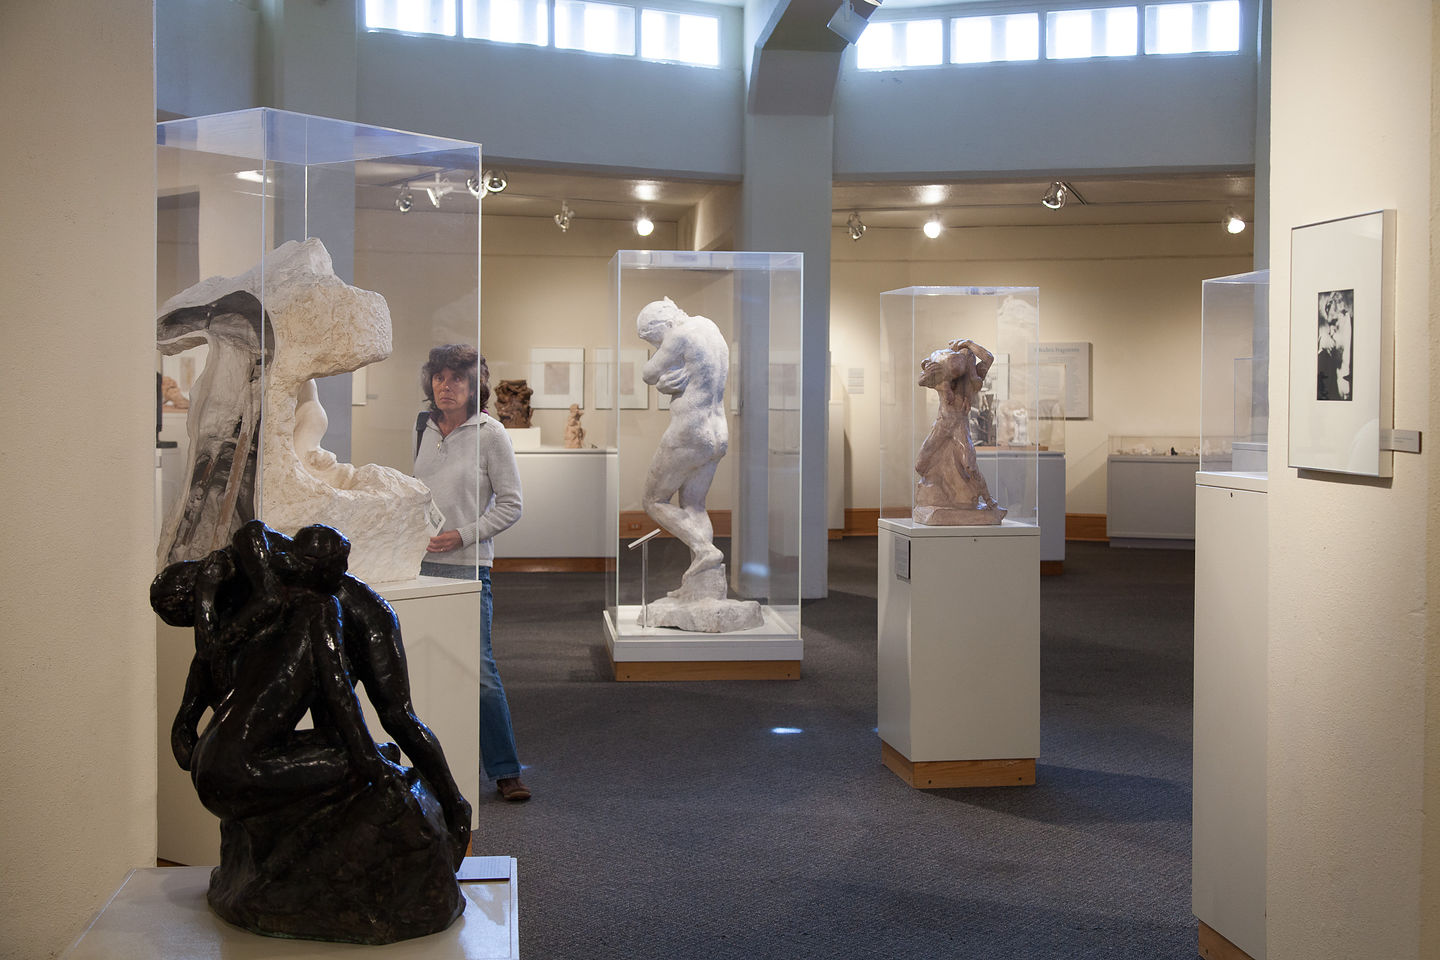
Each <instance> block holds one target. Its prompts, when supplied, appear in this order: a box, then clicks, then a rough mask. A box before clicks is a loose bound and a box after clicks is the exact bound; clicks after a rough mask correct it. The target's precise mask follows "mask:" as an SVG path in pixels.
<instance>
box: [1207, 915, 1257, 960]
mask: <svg viewBox="0 0 1440 960" xmlns="http://www.w3.org/2000/svg"><path fill="white" fill-rule="evenodd" d="M1199 948H1200V956H1202V957H1204V958H1205V960H1252V958H1251V956H1250V954H1248V953H1246V952H1245V951H1244V950H1241V949H1240V948H1239V947H1237V946H1235V944H1233V943H1231V942H1230V941H1229V940H1226V939H1225V938H1224V937H1222V936H1221V935H1220V934H1218V933H1216V932H1215V928H1213V927H1211V926H1210V925H1209V924H1207V923H1206V922H1205V921H1204V920H1201V921H1200V936H1199Z"/></svg>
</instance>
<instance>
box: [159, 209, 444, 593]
mask: <svg viewBox="0 0 1440 960" xmlns="http://www.w3.org/2000/svg"><path fill="white" fill-rule="evenodd" d="M263 266H264V270H263V272H262V270H261V267H259V266H257V267H255V268H254V269H252V270H250V271H248V272H247V273H244V274H242V275H240V276H238V277H212V278H210V279H208V280H205V281H202V282H201V283H199V284H196V285H195V286H193V287H191V288H190V289H188V290H186V291H184V292H182V293H180V294H178V295H176V296H175V297H172V298H171V299H170V300H169V301H167V302H166V303H165V305H164V306H163V307H161V309H160V320H159V322H158V331H157V341H158V343H159V348H160V351H161V352H162V353H166V354H171V353H178V352H179V351H181V350H184V349H186V348H188V347H192V346H195V345H196V344H197V343H200V342H202V341H203V342H208V343H209V344H210V355H209V359H208V360H207V362H206V365H205V369H204V371H203V372H202V373H201V375H200V377H199V379H197V380H196V382H195V385H194V387H193V388H192V389H191V391H190V400H191V413H190V416H189V417H188V418H187V421H186V430H187V432H188V433H189V435H190V462H189V463H188V464H187V468H186V475H187V476H188V477H189V478H190V482H189V492H188V495H187V496H184V497H181V499H180V501H179V502H178V503H177V504H176V506H175V510H174V511H173V512H172V514H171V516H170V517H169V518H167V519H166V522H165V528H164V530H163V532H162V534H161V540H160V550H159V559H160V562H161V564H162V565H165V564H169V563H174V562H175V561H177V560H191V559H198V558H201V557H204V556H205V555H206V554H207V553H209V552H210V551H211V550H213V549H217V548H218V547H220V546H224V545H225V544H226V543H227V542H229V538H230V535H231V534H232V533H233V532H234V530H236V529H238V528H239V526H240V525H241V524H242V523H244V522H245V521H246V520H249V519H252V518H254V517H255V516H256V508H257V504H256V503H255V495H254V481H253V477H254V464H255V460H256V457H257V454H258V451H257V448H256V447H257V440H260V443H259V449H260V450H263V451H264V460H263V463H262V464H261V478H262V487H263V490H264V500H265V504H264V506H265V509H264V514H265V515H264V520H265V522H266V523H267V524H268V525H269V526H271V527H273V528H274V529H276V530H279V531H280V532H281V533H284V534H286V535H287V536H288V535H293V534H294V533H295V532H296V531H298V530H299V529H300V528H301V527H304V526H307V525H309V524H312V523H324V524H327V525H329V526H332V527H334V528H336V529H337V530H339V531H341V532H342V533H344V534H345V536H346V537H348V538H349V539H350V541H351V552H350V571H351V573H353V574H354V575H355V576H356V577H358V578H359V579H361V580H365V581H368V582H372V583H379V582H384V581H388V580H404V579H409V578H411V577H414V576H415V575H416V574H417V573H418V572H419V570H420V561H421V559H422V558H423V557H424V555H425V545H426V544H427V543H428V542H429V540H430V533H429V530H428V528H427V526H426V522H425V509H426V506H427V505H428V504H429V502H430V491H429V490H428V489H427V488H426V486H425V485H424V484H423V483H421V482H420V481H419V480H416V479H415V478H413V477H409V476H406V475H405V474H404V473H401V472H400V471H398V470H394V469H391V468H390V467H382V466H378V465H376V464H365V465H363V466H359V467H356V466H353V465H351V464H348V463H340V462H338V461H337V459H336V457H335V455H334V454H333V453H331V452H330V451H328V450H325V449H324V448H322V447H321V446H320V439H321V437H323V436H324V433H325V426H326V424H327V422H328V418H327V417H326V415H325V411H324V408H322V407H321V406H320V402H319V399H318V397H317V395H316V389H315V383H314V379H315V378H317V377H328V376H332V375H334V374H338V373H348V372H352V371H355V370H358V369H360V368H361V367H363V366H365V365H366V364H370V363H375V362H377V361H379V360H383V359H385V358H386V357H388V356H389V355H390V350H391V333H390V311H389V308H388V307H387V306H386V304H385V298H384V297H382V296H380V294H378V293H374V292H371V291H369V290H361V289H360V288H358V287H354V286H351V285H349V284H347V283H345V282H344V281H343V280H341V279H340V278H339V277H337V276H335V270H334V267H333V265H332V264H331V261H330V254H329V253H328V252H327V251H326V250H325V247H324V246H323V245H322V244H321V243H320V241H319V240H316V239H313V238H312V239H309V240H306V241H304V242H303V243H302V242H297V241H290V242H288V243H285V244H283V245H282V246H280V247H279V248H278V249H276V250H275V251H274V252H273V253H271V254H270V256H269V257H267V258H266V260H265V263H264V264H263ZM262 283H263V290H262V289H261V285H262ZM262 298H263V300H264V316H263V317H262V316H261V309H260V302H261V299H262ZM262 325H263V329H264V337H263V341H262V338H261V336H260V331H261V329H262ZM262 342H263V345H264V349H263V357H264V370H265V381H266V382H265V389H264V397H263V406H264V409H263V410H262V409H261V403H262V398H261V396H260V390H261V388H260V382H259V375H260V374H259V368H260V360H261V358H262V350H261V344H262ZM262 435H263V440H262V439H261V437H262ZM237 460H238V462H237ZM222 471H223V474H222ZM222 481H223V482H222ZM217 483H218V484H219V486H217Z"/></svg>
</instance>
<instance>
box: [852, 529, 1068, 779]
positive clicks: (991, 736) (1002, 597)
mask: <svg viewBox="0 0 1440 960" xmlns="http://www.w3.org/2000/svg"><path fill="white" fill-rule="evenodd" d="M878 545H879V551H880V555H879V563H878V576H879V614H878V619H879V641H878V656H879V660H878V680H879V682H878V697H877V707H878V709H877V713H878V718H879V732H880V739H881V741H882V742H883V743H882V746H883V748H884V754H883V759H884V760H885V763H886V765H887V766H889V767H890V768H891V769H892V770H894V771H895V772H896V773H897V774H898V775H900V776H901V777H902V778H903V779H905V780H906V782H907V783H910V784H911V786H916V787H948V786H982V785H983V786H995V785H1005V784H1020V783H1033V782H1034V776H1035V774H1034V771H1035V758H1036V757H1038V756H1039V755H1040V529H1039V528H1038V527H1034V526H1029V525H1021V524H1012V523H1010V522H1008V521H1007V522H1006V523H1004V524H1002V525H1000V526H994V527H929V526H924V525H921V524H916V523H914V522H913V521H910V520H890V519H882V520H881V521H880V536H879V538H878Z"/></svg>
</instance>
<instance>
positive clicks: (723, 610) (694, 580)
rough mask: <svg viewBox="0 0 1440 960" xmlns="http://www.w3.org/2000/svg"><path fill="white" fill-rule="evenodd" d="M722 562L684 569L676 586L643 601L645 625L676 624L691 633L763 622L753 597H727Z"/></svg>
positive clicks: (747, 627)
mask: <svg viewBox="0 0 1440 960" xmlns="http://www.w3.org/2000/svg"><path fill="white" fill-rule="evenodd" d="M728 592H729V591H728V589H727V587H726V579H725V564H723V563H722V564H718V565H717V566H713V567H708V568H706V569H704V570H701V571H699V572H697V573H687V574H686V575H685V577H684V579H682V580H681V581H680V588H679V589H678V590H672V591H670V594H669V595H668V596H665V597H661V598H660V599H659V600H656V601H655V602H654V603H649V604H646V605H645V620H644V622H645V626H647V627H679V628H680V629H681V630H688V631H690V632H691V633H730V632H732V631H735V630H751V629H753V628H755V627H758V626H760V625H761V624H763V623H764V622H765V615H764V614H763V613H761V612H760V604H759V603H758V602H756V601H754V600H730V599H727V598H726V594H727V593H728Z"/></svg>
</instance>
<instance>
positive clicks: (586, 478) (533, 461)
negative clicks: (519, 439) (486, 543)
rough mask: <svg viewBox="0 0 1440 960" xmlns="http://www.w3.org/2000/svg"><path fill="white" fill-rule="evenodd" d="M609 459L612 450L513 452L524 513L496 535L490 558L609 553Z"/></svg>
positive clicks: (612, 546)
mask: <svg viewBox="0 0 1440 960" xmlns="http://www.w3.org/2000/svg"><path fill="white" fill-rule="evenodd" d="M614 459H615V451H614V450H598V449H597V450H590V449H584V450H565V449H562V448H556V447H546V448H543V449H540V450H520V449H517V450H516V451H515V463H516V465H517V467H518V468H519V470H520V489H521V491H522V494H523V497H524V501H525V505H524V510H523V511H522V513H521V516H520V519H519V521H517V522H516V524H515V525H514V526H513V527H511V528H510V529H509V530H506V531H505V532H504V533H501V534H499V535H498V536H496V538H495V556H496V557H497V558H504V559H507V560H508V559H511V558H518V557H537V558H538V557H544V558H555V557H604V556H607V555H609V554H613V553H614V552H615V531H614V529H613V524H612V525H611V527H610V528H608V529H607V526H606V523H605V517H606V512H605V471H606V467H607V463H608V462H609V461H613V460H614ZM607 533H608V536H607Z"/></svg>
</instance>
